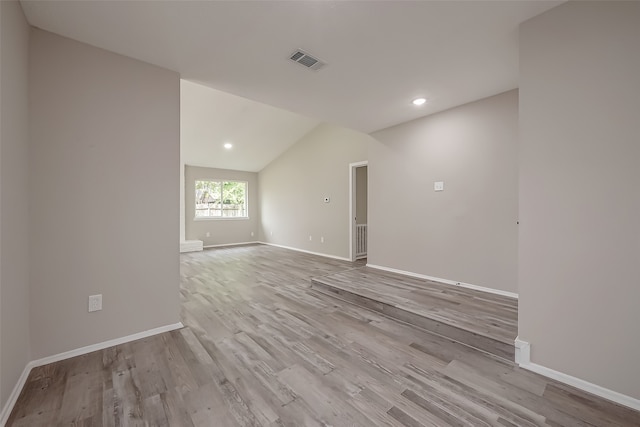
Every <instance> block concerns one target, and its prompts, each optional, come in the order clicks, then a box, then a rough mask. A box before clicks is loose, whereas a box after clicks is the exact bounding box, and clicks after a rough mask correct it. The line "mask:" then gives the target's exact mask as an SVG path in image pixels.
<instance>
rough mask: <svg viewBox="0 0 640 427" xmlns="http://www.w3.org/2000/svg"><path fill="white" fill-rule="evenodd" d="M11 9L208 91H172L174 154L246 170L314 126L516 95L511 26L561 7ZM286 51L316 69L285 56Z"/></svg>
mask: <svg viewBox="0 0 640 427" xmlns="http://www.w3.org/2000/svg"><path fill="white" fill-rule="evenodd" d="M0 1H1V0H0ZM21 3H22V6H23V9H24V11H25V15H26V17H27V19H28V21H29V23H31V25H34V26H36V27H39V28H42V29H44V30H48V31H51V32H54V33H57V34H60V35H63V36H66V37H69V38H72V39H76V40H79V41H82V42H85V43H88V44H91V45H94V46H97V47H101V48H104V49H107V50H110V51H113V52H117V53H120V54H123V55H126V56H129V57H132V58H136V59H139V60H142V61H146V62H149V63H152V64H155V65H158V66H160V67H164V68H168V69H171V70H175V71H177V72H179V73H180V75H181V77H182V78H183V79H187V80H190V81H194V82H199V83H201V84H203V85H206V86H208V87H210V88H214V89H217V90H208V89H207V88H205V87H201V86H198V85H195V84H190V83H183V89H185V91H186V92H185V93H184V97H183V101H182V113H181V116H182V118H181V123H182V155H183V159H184V161H185V162H186V163H187V164H193V165H201V166H209V167H220V168H227V169H239V170H249V171H258V170H260V169H262V167H264V166H265V165H266V164H268V163H269V162H270V161H271V160H272V159H273V158H275V157H277V156H278V155H279V154H280V153H282V152H283V151H284V150H286V149H287V148H288V147H289V146H290V145H292V144H294V143H295V142H296V141H297V138H300V137H301V136H303V135H304V134H305V133H307V132H308V131H309V130H310V129H312V128H313V127H314V126H315V125H316V124H317V123H319V121H327V122H331V123H335V124H340V125H343V126H346V127H350V128H353V129H357V130H360V131H363V132H366V133H369V132H373V131H375V130H379V129H383V128H386V127H389V126H392V125H395V124H399V123H402V122H406V121H408V120H412V119H415V118H418V117H421V116H425V115H428V114H432V113H435V112H438V111H442V110H445V109H448V108H451V107H454V106H457V105H461V104H464V103H467V102H471V101H474V100H477V99H481V98H484V97H487V96H491V95H495V94H497V93H500V92H504V91H506V90H510V89H513V88H515V87H517V86H518V25H519V24H520V23H521V22H523V21H525V20H527V19H529V18H531V17H533V16H536V15H538V14H540V13H542V12H544V11H545V10H548V9H550V8H552V7H554V6H556V5H558V4H560V3H562V1H537V0H536V1H524V0H522V1H488V2H486V1H477V0H476V1H453V0H450V1H414V2H405V1H188V0H178V1H153V0H147V1H122V0H105V1H59V0H44V1H32V0H21ZM299 48H300V49H303V50H305V51H307V52H308V53H310V54H312V55H316V56H317V57H319V58H320V59H321V60H323V61H325V62H327V63H328V65H327V66H326V67H325V68H323V69H322V70H320V71H317V72H316V71H311V70H308V69H305V68H304V67H302V66H300V65H298V64H295V63H293V62H292V61H290V60H288V58H289V56H290V54H291V53H292V52H293V51H294V50H295V49H299ZM221 91H222V92H221ZM229 94H235V95H238V96H240V97H242V98H238V97H235V96H232V95H229ZM418 96H422V97H426V98H427V99H428V102H427V103H426V104H425V105H423V106H421V107H415V106H413V105H411V100H412V99H413V98H415V97H418ZM243 98H244V99H243ZM249 100H253V101H259V102H261V103H264V104H268V105H270V106H274V107H279V108H282V109H285V110H288V111H283V110H279V109H278V108H273V107H270V106H268V105H267V106H266V105H260V104H258V103H256V102H252V101H249ZM289 111H293V112H296V113H299V114H293V113H290V112H289ZM303 115H304V116H307V117H304V116H303ZM308 117H313V119H309V118H308ZM226 140H229V141H231V142H233V143H234V144H235V146H234V148H233V150H231V151H226V150H224V149H223V148H221V145H222V143H223V142H225V141H226Z"/></svg>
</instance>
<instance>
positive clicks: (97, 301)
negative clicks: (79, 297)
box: [89, 294, 102, 313]
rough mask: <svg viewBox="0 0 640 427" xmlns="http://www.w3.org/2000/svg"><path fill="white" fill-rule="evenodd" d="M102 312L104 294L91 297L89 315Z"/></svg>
mask: <svg viewBox="0 0 640 427" xmlns="http://www.w3.org/2000/svg"><path fill="white" fill-rule="evenodd" d="M100 310H102V294H99V295H91V296H89V313H91V312H92V311H100Z"/></svg>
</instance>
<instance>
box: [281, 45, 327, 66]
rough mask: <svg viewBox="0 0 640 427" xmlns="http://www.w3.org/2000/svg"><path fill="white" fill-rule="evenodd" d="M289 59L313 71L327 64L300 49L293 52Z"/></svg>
mask: <svg viewBox="0 0 640 427" xmlns="http://www.w3.org/2000/svg"><path fill="white" fill-rule="evenodd" d="M289 59H290V60H292V61H293V62H297V63H298V64H300V65H304V66H305V67H306V68H310V69H312V70H314V71H318V70H319V69H320V68H322V67H324V66H325V65H327V64H326V63H324V62H322V61H320V60H319V59H318V58H314V57H313V56H311V55H309V54H308V53H306V52H304V51H302V50H300V49H298V50H296V51H295V52H293V53H292V54H291V56H290V57H289Z"/></svg>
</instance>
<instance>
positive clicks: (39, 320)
mask: <svg viewBox="0 0 640 427" xmlns="http://www.w3.org/2000/svg"><path fill="white" fill-rule="evenodd" d="M30 61H31V62H30V74H29V83H30V108H31V110H30V114H31V116H30V131H31V150H30V167H29V172H30V174H29V180H30V217H29V219H30V230H31V235H30V241H29V242H30V245H29V247H30V274H31V276H30V281H31V297H30V308H31V328H32V334H31V348H32V352H33V353H32V356H33V358H34V359H37V358H41V357H44V356H48V355H52V354H56V353H60V352H63V351H67V350H72V349H76V348H79V347H82V346H86V345H90V344H94V343H99V342H103V341H106V340H109V339H114V338H119V337H123V336H126V335H130V334H134V333H137V332H141V331H145V330H149V329H152V328H156V327H160V326H164V325H168V324H173V323H175V322H178V321H179V316H178V315H179V299H178V286H179V256H178V252H179V246H178V237H179V231H178V227H176V225H177V224H178V220H179V204H178V198H179V191H178V190H179V189H178V186H179V185H178V183H179V149H180V147H179V143H180V142H179V141H180V140H179V138H180V133H179V126H180V124H179V117H180V111H179V107H180V93H179V89H180V82H179V76H178V74H177V73H174V72H171V71H168V70H164V69H161V68H158V67H155V66H152V65H149V64H146V63H143V62H140V61H136V60H133V59H130V58H126V57H124V56H120V55H117V54H114V53H110V52H107V51H105V50H101V49H98V48H95V47H92V46H89V45H86V44H83V43H79V42H76V41H72V40H70V39H66V38H63V37H60V36H57V35H54V34H51V33H48V32H44V31H41V30H37V29H34V30H33V31H32V34H31V44H30ZM98 293H101V294H102V295H103V310H102V311H100V312H95V313H88V312H87V297H88V296H89V295H92V294H98Z"/></svg>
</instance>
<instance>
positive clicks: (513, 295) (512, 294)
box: [367, 264, 518, 299]
mask: <svg viewBox="0 0 640 427" xmlns="http://www.w3.org/2000/svg"><path fill="white" fill-rule="evenodd" d="M367 267H371V268H375V269H377V270H383V271H388V272H391V273H397V274H403V275H405V276H411V277H416V278H418V279H425V280H431V281H433V282H439V283H444V284H446V285H453V286H457V287H461V288H467V289H473V290H474V291H482V292H488V293H490V294H496V295H502V296H504V297H510V298H516V299H517V298H518V294H516V293H515V292H508V291H502V290H500V289H493V288H485V287H484V286H478V285H472V284H471V283H463V282H456V281H455V280H449V279H442V278H440V277H433V276H427V275H426V274H420V273H413V272H411V271H405V270H398V269H396V268H391V267H384V266H381V265H375V264H367Z"/></svg>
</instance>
